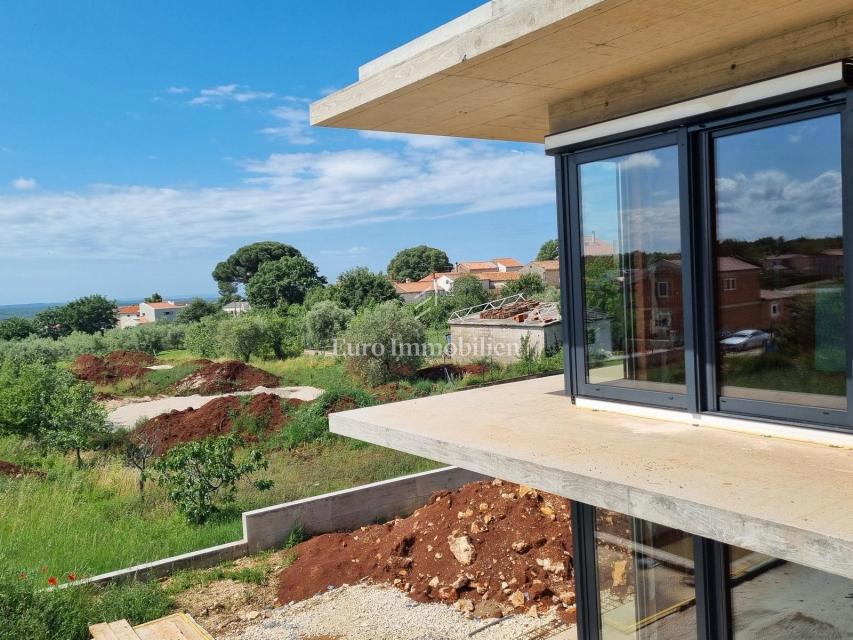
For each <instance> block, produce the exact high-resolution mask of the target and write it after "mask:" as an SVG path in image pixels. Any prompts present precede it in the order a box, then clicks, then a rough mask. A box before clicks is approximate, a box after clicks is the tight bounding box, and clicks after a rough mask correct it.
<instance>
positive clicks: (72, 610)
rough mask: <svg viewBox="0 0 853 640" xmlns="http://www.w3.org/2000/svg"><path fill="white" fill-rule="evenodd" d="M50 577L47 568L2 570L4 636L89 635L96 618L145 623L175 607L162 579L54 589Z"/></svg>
mask: <svg viewBox="0 0 853 640" xmlns="http://www.w3.org/2000/svg"><path fill="white" fill-rule="evenodd" d="M50 579H51V577H49V576H47V575H46V574H44V573H37V574H34V575H32V576H31V575H16V576H12V575H0V640H21V639H23V638H26V639H27V640H58V639H60V638H61V639H62V640H88V638H89V631H88V625H90V624H94V623H96V622H107V621H113V620H120V619H127V620H128V622H130V623H131V624H134V625H135V624H141V623H142V622H145V621H148V620H152V619H154V618H159V617H161V616H164V615H166V614H167V613H169V611H170V610H171V608H172V599H171V597H170V596H169V594H167V593H166V592H165V591H164V590H163V589H161V588H160V586H159V585H157V584H156V583H154V584H141V583H133V584H128V585H115V586H110V587H107V588H106V589H99V588H96V587H92V586H78V587H75V588H73V589H53V590H48V589H45V587H47V586H48V580H50ZM54 579H56V578H54Z"/></svg>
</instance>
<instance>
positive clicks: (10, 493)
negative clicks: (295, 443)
mask: <svg viewBox="0 0 853 640" xmlns="http://www.w3.org/2000/svg"><path fill="white" fill-rule="evenodd" d="M351 442H352V441H347V440H345V439H343V438H334V439H326V441H323V442H309V443H307V444H305V445H302V446H301V447H299V448H298V451H297V452H295V453H293V454H281V453H276V452H275V450H274V449H275V443H274V442H271V443H270V449H271V450H270V451H269V452H268V453H267V458H268V461H269V468H268V469H267V470H266V471H265V473H264V477H265V478H268V479H269V480H271V481H272V482H273V487H272V488H271V489H269V490H262V489H260V488H258V487H256V486H254V485H253V484H252V482H251V481H250V480H248V479H245V480H241V481H240V482H238V483H237V493H236V496H235V501H234V502H233V503H232V504H231V505H230V506H228V507H227V508H224V509H222V510H221V511H220V512H219V513H218V514H216V515H215V516H214V517H213V518H211V519H210V520H208V521H207V523H205V525H204V526H194V525H191V524H189V523H187V521H186V520H185V518H183V517H182V516H181V514H180V513H179V512H178V510H177V509H176V508H175V507H174V505H173V504H172V503H171V502H170V501H169V500H168V497H167V496H166V492H165V491H164V489H163V488H161V487H159V486H157V485H156V484H153V483H152V484H151V486H150V487H149V488H147V489H146V494H147V496H146V500H145V502H144V503H143V502H142V501H141V500H140V498H139V493H138V486H137V483H138V472H137V471H136V469H133V468H130V467H128V466H126V465H125V464H124V462H123V459H122V457H121V456H119V455H112V454H109V453H108V452H100V453H95V454H89V455H88V456H86V458H85V460H86V462H87V464H86V465H85V466H84V468H83V469H82V470H80V471H78V470H77V469H76V466H75V464H74V462H73V459H71V458H66V457H65V456H60V455H59V454H55V453H53V454H48V455H43V454H42V453H41V452H40V451H39V450H38V448H37V447H36V446H35V445H34V444H33V443H32V442H28V441H25V440H22V439H21V438H18V437H14V436H6V437H0V460H8V461H10V462H15V463H18V464H21V465H23V466H26V467H32V468H36V469H39V470H41V471H43V472H45V473H46V477H45V478H43V479H42V478H39V477H37V476H24V477H23V478H19V479H16V478H7V477H3V476H0V540H14V541H15V544H14V545H9V544H3V545H2V547H0V575H8V574H13V575H16V576H17V575H18V573H19V572H21V571H25V572H27V573H30V574H36V573H38V572H39V570H40V568H41V567H47V568H48V571H49V572H50V574H51V575H57V576H64V575H66V574H67V573H75V574H76V575H77V576H80V577H83V576H88V575H94V574H97V573H103V572H105V571H111V570H114V569H119V568H121V567H128V566H132V565H135V564H139V563H142V562H148V561H151V560H156V559H158V558H164V557H168V556H172V555H177V554H180V553H186V552H188V551H192V550H193V549H203V548H205V547H210V546H214V545H217V544H223V543H225V542H230V541H233V540H238V539H239V538H240V536H241V535H242V525H241V519H240V514H241V513H242V512H243V511H247V510H250V509H257V508H260V507H264V506H268V505H270V504H277V503H280V502H287V501H290V500H297V499H299V498H306V497H310V496H314V495H319V494H322V493H327V492H330V491H338V490H340V489H345V488H348V487H353V486H357V485H360V484H366V483H369V482H377V481H379V480H386V479H388V478H393V477H396V476H400V475H405V474H409V473H416V472H418V471H426V470H428V469H433V468H436V467H437V466H438V465H437V464H436V463H433V462H429V461H427V460H423V459H420V458H416V457H414V456H409V455H406V454H402V453H399V452H396V451H391V450H389V449H383V448H381V447H373V446H363V447H359V448H353V446H352V443H351ZM107 523H108V525H109V526H106V524H107Z"/></svg>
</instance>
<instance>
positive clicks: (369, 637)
mask: <svg viewBox="0 0 853 640" xmlns="http://www.w3.org/2000/svg"><path fill="white" fill-rule="evenodd" d="M267 616H268V617H266V618H264V619H263V620H262V621H260V622H258V624H256V625H254V626H251V627H248V628H246V629H245V630H244V631H243V632H242V633H240V634H239V635H235V636H226V637H227V638H228V639H229V640H315V639H317V638H323V639H328V640H469V639H473V640H525V639H530V640H533V639H534V638H535V639H536V640H545V639H546V638H548V639H549V640H575V638H576V635H575V630H574V627H572V628H571V629H569V628H568V627H566V626H565V625H564V624H563V623H562V622H560V621H559V620H558V619H557V617H556V616H554V615H551V614H549V615H543V616H540V617H539V618H533V617H530V616H527V615H516V616H508V617H506V618H501V619H486V620H475V619H469V618H467V617H465V615H463V614H462V613H460V612H458V611H456V610H455V609H453V608H452V607H449V606H447V605H443V604H418V603H416V602H414V601H412V600H411V599H410V598H408V597H406V596H405V595H404V594H403V593H401V592H400V591H398V590H396V589H393V588H388V587H381V586H373V585H364V584H360V585H352V586H344V587H341V588H339V589H335V590H334V591H329V592H328V593H325V594H322V595H319V596H315V597H313V598H310V599H308V600H303V601H302V602H296V603H293V604H289V605H287V606H285V607H281V608H279V609H274V610H272V611H269V612H268V613H267ZM223 640H225V637H223Z"/></svg>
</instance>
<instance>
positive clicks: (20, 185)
mask: <svg viewBox="0 0 853 640" xmlns="http://www.w3.org/2000/svg"><path fill="white" fill-rule="evenodd" d="M12 186H13V187H14V188H15V189H17V190H18V191H32V190H33V189H35V188H36V187H37V186H38V183H37V182H36V179H35V178H24V177H21V178H15V179H14V180H12Z"/></svg>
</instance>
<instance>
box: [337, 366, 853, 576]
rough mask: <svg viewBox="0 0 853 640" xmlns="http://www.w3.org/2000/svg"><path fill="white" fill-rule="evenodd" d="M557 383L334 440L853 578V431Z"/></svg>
mask: <svg viewBox="0 0 853 640" xmlns="http://www.w3.org/2000/svg"><path fill="white" fill-rule="evenodd" d="M562 388H563V377H562V376H549V377H545V378H538V379H533V380H526V381H522V382H514V383H508V384H501V385H496V386H492V387H485V388H481V389H474V390H469V391H460V392H456V393H449V394H445V395H440V396H432V397H428V398H422V399H417V400H408V401H405V402H398V403H392V404H385V405H380V406H375V407H368V408H364V409H356V410H353V411H345V412H342V413H335V414H332V415H331V416H330V417H329V422H330V425H331V430H332V432H334V433H337V434H340V435H344V436H349V437H352V438H357V439H359V440H365V441H367V442H372V443H374V444H378V445H381V446H385V447H391V448H393V449H397V450H399V451H404V452H407V453H412V454H415V455H419V456H423V457H426V458H429V459H432V460H437V461H441V462H446V463H448V464H452V465H456V466H459V467H462V468H465V469H468V470H471V471H475V472H478V473H482V474H486V475H489V476H494V477H499V478H502V479H505V480H509V481H512V482H518V483H523V484H528V485H531V486H534V487H536V488H538V489H541V490H543V491H549V492H552V493H555V494H558V495H561V496H564V497H567V498H570V499H573V500H578V501H581V502H585V503H588V504H592V505H595V506H597V507H602V508H606V509H612V510H615V511H618V512H621V513H626V514H628V515H632V516H636V517H639V518H644V519H646V520H650V521H652V522H657V523H660V524H663V525H667V526H670V527H674V528H677V529H683V530H686V531H689V532H690V533H693V534H696V535H701V536H705V537H708V538H712V539H715V540H720V541H722V542H726V543H729V544H733V545H738V546H741V547H745V548H747V549H752V550H754V551H758V552H761V553H766V554H769V555H772V556H775V557H779V558H784V559H785V560H790V561H792V562H797V563H801V564H804V565H807V566H810V567H815V568H818V569H821V570H824V571H828V572H830V573H834V574H838V575H841V576H844V577H847V578H853V510H851V508H850V507H851V504H853V436H849V435H838V436H837V438H836V439H835V441H834V443H833V444H827V443H826V442H824V443H817V442H804V441H798V440H794V439H787V438H784V437H781V436H779V435H776V436H773V437H770V436H769V435H768V434H769V433H771V432H772V431H768V432H767V433H765V434H763V435H762V434H759V433H754V434H749V433H742V432H737V431H733V430H729V429H720V428H710V427H701V426H695V425H692V424H690V423H688V422H676V421H670V420H662V419H659V418H653V417H636V416H627V415H621V414H617V413H612V412H606V411H596V410H592V409H588V408H587V409H585V408H580V407H577V406H574V405H572V403H571V402H570V401H569V399H568V398H566V397H565V395H564V394H563V392H562ZM769 429H770V430H772V429H773V428H772V427H769ZM833 437H835V436H833Z"/></svg>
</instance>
